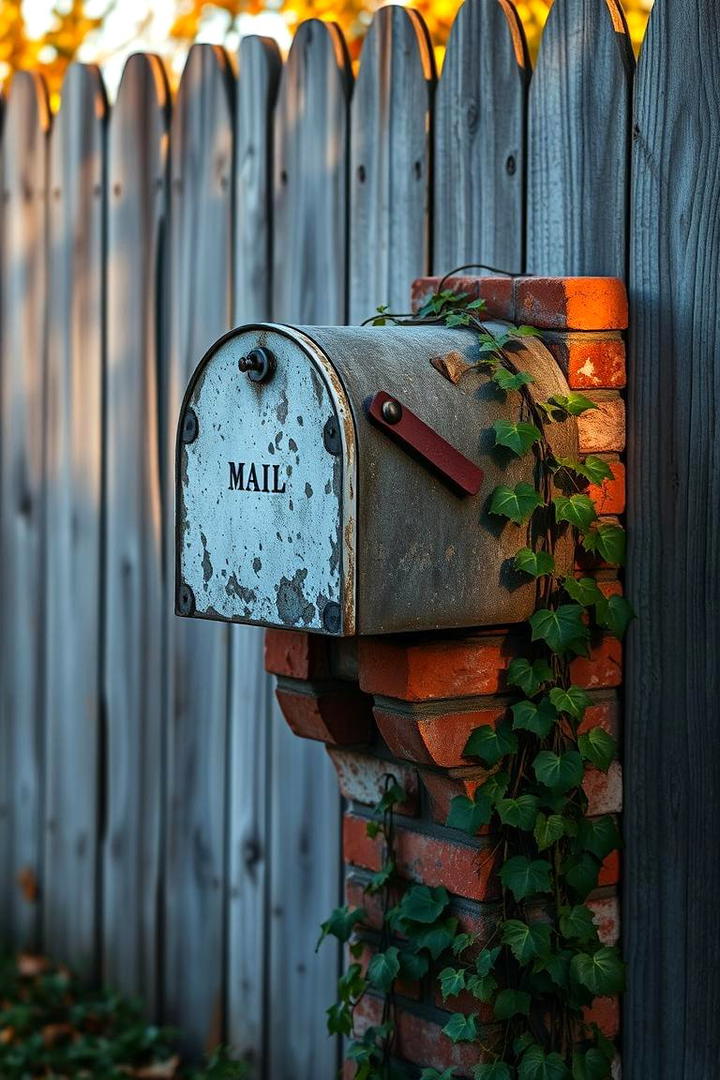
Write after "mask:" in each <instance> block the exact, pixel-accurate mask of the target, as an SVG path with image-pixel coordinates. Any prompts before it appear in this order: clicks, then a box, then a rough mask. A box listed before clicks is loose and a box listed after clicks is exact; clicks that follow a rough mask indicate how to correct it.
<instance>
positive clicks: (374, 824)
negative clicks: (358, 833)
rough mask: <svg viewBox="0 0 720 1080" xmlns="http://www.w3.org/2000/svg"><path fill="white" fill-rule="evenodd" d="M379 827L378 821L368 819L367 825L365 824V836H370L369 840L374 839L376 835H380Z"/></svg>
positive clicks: (380, 826)
mask: <svg viewBox="0 0 720 1080" xmlns="http://www.w3.org/2000/svg"><path fill="white" fill-rule="evenodd" d="M381 829H382V825H381V823H380V822H379V821H368V823H367V825H366V826H365V833H366V835H367V836H369V837H370V839H371V840H374V839H375V837H376V836H379V835H380V830H381Z"/></svg>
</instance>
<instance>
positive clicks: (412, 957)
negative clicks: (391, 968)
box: [398, 949, 430, 982]
mask: <svg viewBox="0 0 720 1080" xmlns="http://www.w3.org/2000/svg"><path fill="white" fill-rule="evenodd" d="M398 960H399V961H400V974H401V975H402V977H403V978H404V979H409V980H410V982H418V980H419V979H422V977H423V975H427V973H428V971H429V970H430V961H429V960H428V958H427V956H424V955H423V954H422V953H415V952H410V950H409V949H403V950H402V951H401V953H400V955H399V957H398Z"/></svg>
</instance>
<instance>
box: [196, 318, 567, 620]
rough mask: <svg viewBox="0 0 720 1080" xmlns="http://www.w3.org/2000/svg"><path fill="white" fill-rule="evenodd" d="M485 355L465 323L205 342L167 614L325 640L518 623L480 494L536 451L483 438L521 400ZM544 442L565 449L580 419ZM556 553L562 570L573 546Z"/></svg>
mask: <svg viewBox="0 0 720 1080" xmlns="http://www.w3.org/2000/svg"><path fill="white" fill-rule="evenodd" d="M514 348H515V350H516V354H517V355H516V361H517V364H518V366H519V367H521V368H522V369H523V370H525V371H529V372H530V373H531V374H532V375H533V378H534V380H535V382H534V387H533V389H534V392H535V393H536V394H537V395H539V396H541V398H547V397H549V396H551V395H552V394H566V393H567V392H568V387H567V383H566V382H565V379H564V377H563V375H562V373H561V371H560V369H559V368H558V366H557V364H556V362H555V360H554V359H553V357H552V356H551V354H550V353H549V352H548V351H547V350H546V349H545V347H544V346H543V345H542V344H541V343H540V342H539V341H538V340H537V339H535V338H531V339H526V340H523V341H522V342H518V343H517V345H516V346H514ZM450 354H452V355H453V356H455V357H458V356H459V357H461V358H462V360H463V374H462V375H460V376H459V377H458V379H457V380H450V379H448V378H447V377H445V376H444V375H443V373H442V364H439V363H438V362H437V361H438V357H442V356H449V355H450ZM479 359H480V356H479V353H478V346H477V339H476V338H475V336H474V335H473V334H472V333H470V332H469V331H467V330H454V329H447V328H445V327H439V326H403V327H398V326H385V327H288V326H276V325H270V324H260V325H255V326H243V327H239V328H238V329H236V330H233V331H231V332H230V333H229V334H226V335H225V336H224V337H222V338H221V339H220V340H219V341H218V342H216V343H215V344H214V345H213V346H212V348H211V349H210V350H209V351H208V353H207V354H206V355H205V357H204V358H203V359H202V361H201V362H200V364H199V365H198V367H197V369H196V371H195V373H194V375H193V377H192V379H191V382H190V385H189V387H188V389H187V392H186V395H185V400H184V403H183V408H182V412H181V415H180V423H179V431H178V440H177V458H176V471H177V490H176V502H177V507H176V509H177V552H176V574H177V580H176V597H177V599H176V612H177V614H179V615H184V616H188V617H192V618H205V619H219V620H223V621H228V622H240V623H254V624H258V625H262V626H277V627H285V628H288V629H300V630H307V631H311V632H316V633H320V634H330V635H333V636H348V635H352V634H387V633H399V632H404V631H415V630H436V629H451V628H458V629H459V628H463V627H470V626H481V625H482V626H492V625H501V624H504V623H511V622H520V621H523V620H524V619H526V618H527V617H528V616H529V615H530V614H531V613H532V611H533V610H534V606H535V584H534V583H533V582H528V580H527V579H526V578H525V577H524V576H522V575H519V574H516V573H515V572H514V571H513V569H512V558H513V556H514V554H515V552H516V551H517V548H518V537H517V529H518V526H514V525H512V524H508V523H507V522H505V521H504V520H502V519H498V518H495V517H492V516H491V515H490V514H489V513H488V504H489V498H490V495H491V494H492V492H493V490H494V488H495V487H496V486H497V485H498V484H510V485H514V484H517V483H520V482H521V481H523V480H527V481H532V480H533V470H534V461H533V459H532V457H531V456H527V457H525V458H522V459H518V458H513V457H510V456H509V455H508V454H507V453H506V452H505V451H504V450H503V449H502V448H498V447H495V446H494V436H493V431H492V424H493V421H495V420H498V419H518V418H520V414H521V410H522V408H523V405H522V401H521V398H520V396H519V395H517V394H508V395H507V396H505V395H503V394H502V393H500V392H498V390H497V387H495V386H494V385H493V384H491V383H489V382H488V380H487V376H486V375H484V374H483V373H482V371H481V370H480V369H479V368H478V366H477V363H478V361H479ZM523 418H524V417H523ZM548 436H549V438H550V439H551V445H552V448H553V452H554V453H555V454H556V456H558V457H562V456H563V455H567V456H571V455H573V454H575V453H576V452H577V425H576V423H575V421H574V420H572V419H569V420H568V421H567V422H566V423H564V424H553V425H551V426H550V429H549V431H548ZM557 557H558V560H559V562H560V564H561V565H560V567H559V571H560V572H562V570H563V565H562V564H563V560H564V561H565V564H566V568H567V569H568V570H569V567H570V562H569V560H570V558H571V551H570V546H569V545H568V546H567V549H566V550H565V549H563V548H562V547H561V550H560V551H559V553H558V556H557ZM501 585H502V586H503V587H501Z"/></svg>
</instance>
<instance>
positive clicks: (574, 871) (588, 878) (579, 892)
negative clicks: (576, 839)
mask: <svg viewBox="0 0 720 1080" xmlns="http://www.w3.org/2000/svg"><path fill="white" fill-rule="evenodd" d="M562 873H563V874H564V875H565V881H566V883H567V885H568V886H569V887H570V888H571V889H572V891H573V892H574V893H575V895H576V896H577V897H578V899H580V900H584V899H585V897H586V896H589V895H590V893H591V892H592V891H593V889H596V888H597V883H598V875H599V873H600V862H599V860H598V859H596V858H595V856H594V855H591V854H590V852H589V851H583V852H582V854H580V855H571V856H570V858H569V859H566V860H565V862H564V863H563V865H562Z"/></svg>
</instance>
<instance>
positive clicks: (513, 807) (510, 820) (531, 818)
mask: <svg viewBox="0 0 720 1080" xmlns="http://www.w3.org/2000/svg"><path fill="white" fill-rule="evenodd" d="M537 810H538V801H537V799H536V798H535V796H534V795H518V797H517V798H516V799H501V800H500V802H499V803H498V804H497V812H498V814H499V816H500V820H501V821H502V823H503V825H509V826H511V827H512V828H513V829H522V830H523V831H524V832H530V830H531V829H532V827H533V825H534V824H535V818H536V817H537Z"/></svg>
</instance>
